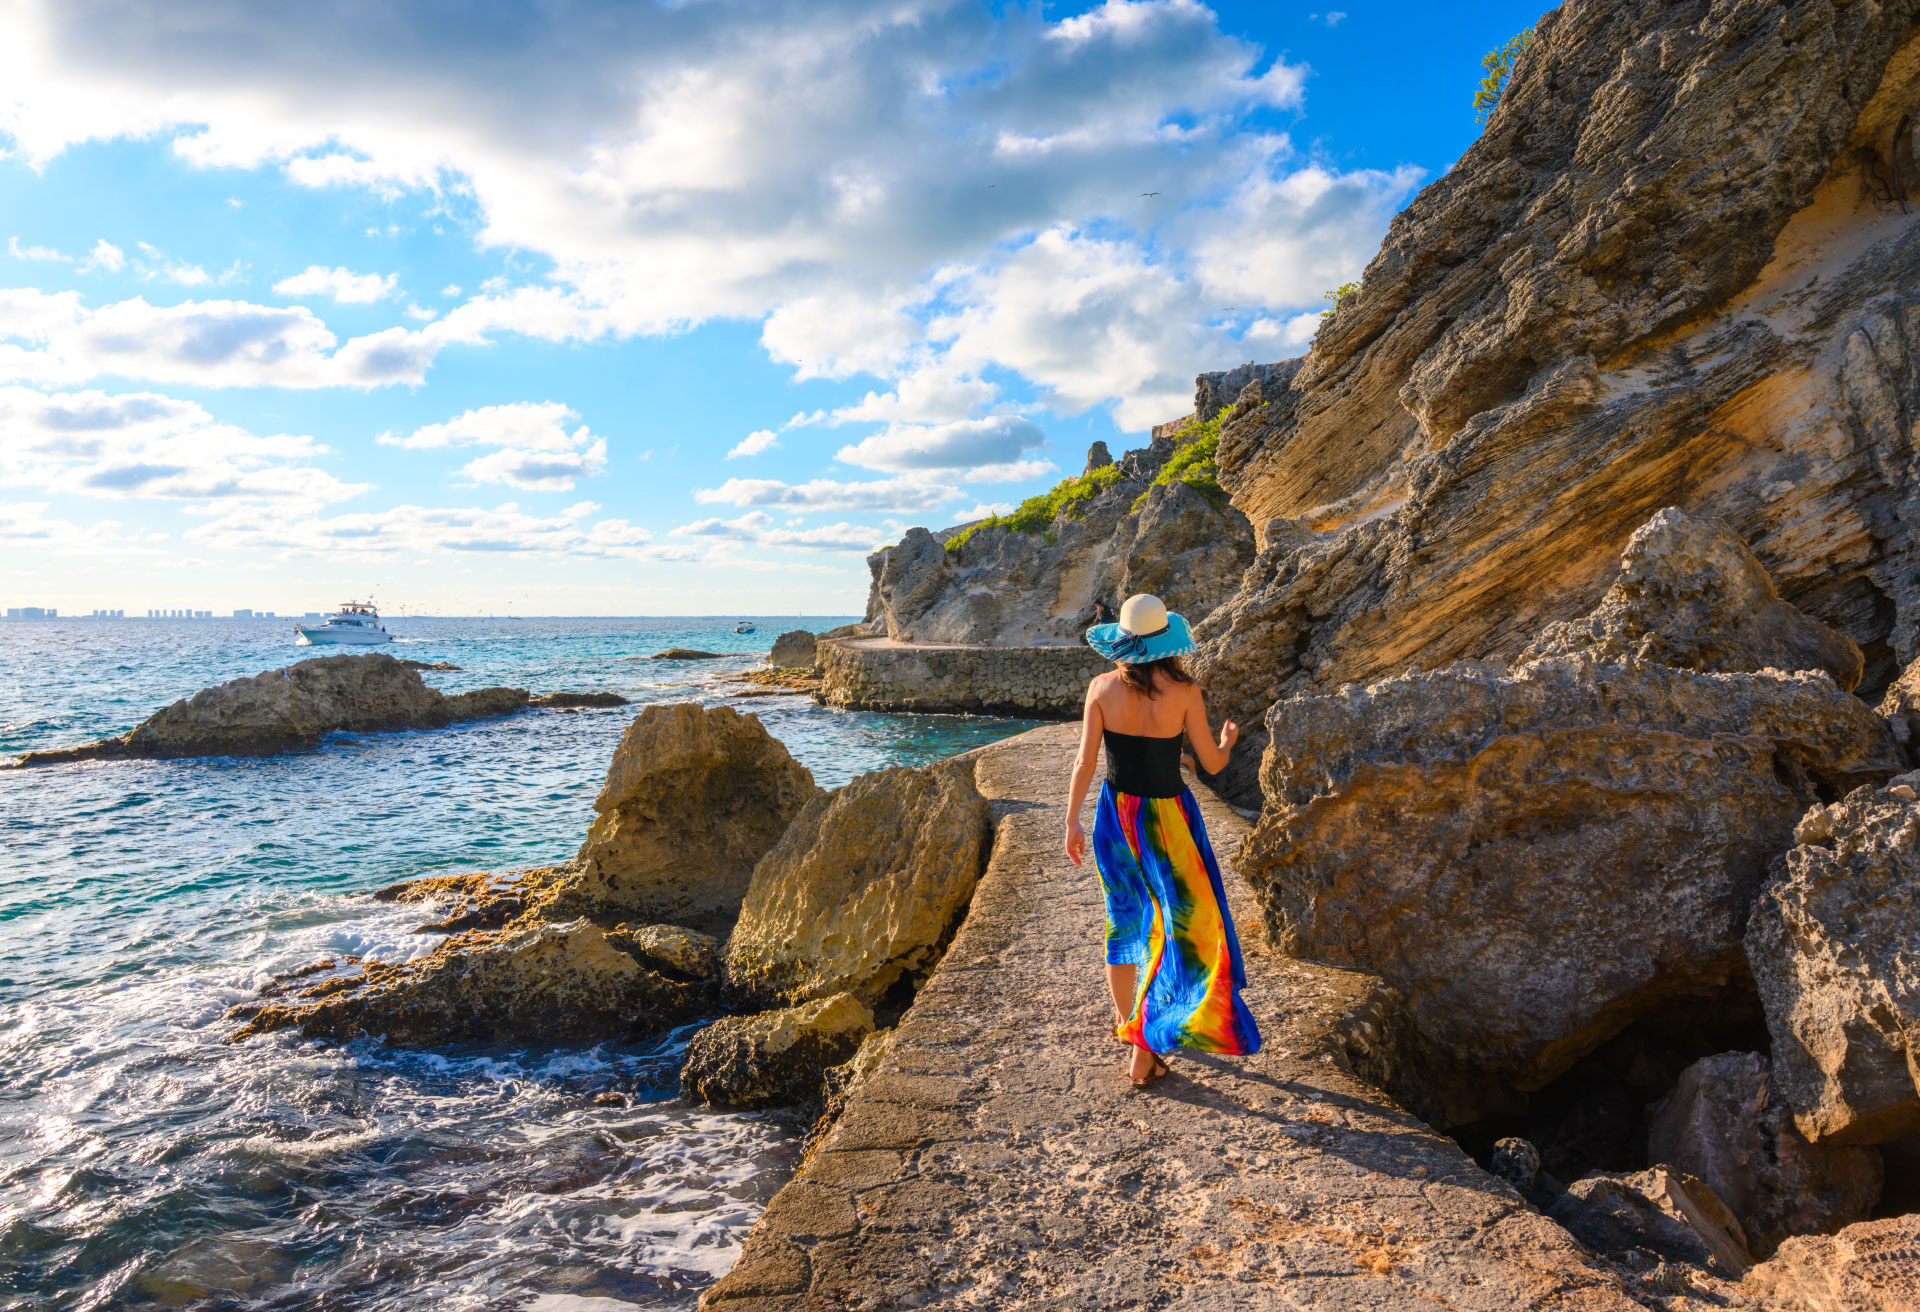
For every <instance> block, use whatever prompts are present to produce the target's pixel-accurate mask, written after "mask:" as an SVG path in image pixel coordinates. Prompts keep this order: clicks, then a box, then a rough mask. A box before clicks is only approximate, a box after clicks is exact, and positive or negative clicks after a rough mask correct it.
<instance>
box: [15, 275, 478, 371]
mask: <svg viewBox="0 0 1920 1312" xmlns="http://www.w3.org/2000/svg"><path fill="white" fill-rule="evenodd" d="M437 326H438V325H433V326H431V327H429V328H428V329H425V330H423V332H432V331H433V328H434V327H437ZM335 344H336V339H335V338H334V335H333V334H332V333H331V332H329V331H328V330H327V326H326V325H325V324H324V323H322V322H321V321H320V320H319V319H317V318H315V317H314V314H313V312H312V311H311V310H308V309H307V308H306V307H305V306H299V305H294V306H285V307H280V306H271V305H253V304H249V303H248V302H246V301H185V302H183V303H181V304H179V305H166V306H160V305H149V304H148V303H147V302H146V301H145V300H144V299H143V298H141V297H135V298H133V299H132V300H127V301H116V302H114V303H113V304H111V305H104V306H102V307H100V308H99V309H97V310H90V309H88V308H87V307H86V305H85V304H84V303H83V301H82V298H81V297H80V294H79V293H77V292H41V291H36V290H33V289H31V288H15V289H0V381H4V380H8V379H16V380H25V381H30V382H36V383H42V384H71V383H79V382H85V381H87V380H88V379H92V378H98V377H102V376H114V375H117V376H121V377H128V378H141V379H146V380H149V381H153V382H159V383H185V384H192V385H195V386H201V387H261V386H267V387H297V388H307V387H377V386H380V385H381V384H385V383H400V382H407V383H417V382H420V381H422V380H424V378H425V377H426V370H427V366H428V365H429V364H431V363H432V361H433V356H434V353H435V352H436V351H438V350H439V346H440V343H439V342H438V341H436V340H434V339H431V338H428V337H426V336H423V335H422V334H421V333H411V332H408V331H407V330H406V329H403V328H389V329H386V330H384V331H382V332H378V333H373V334H370V335H368V336H365V337H356V338H353V339H352V340H351V341H349V342H347V343H346V345H344V346H341V347H339V349H338V350H335V349H334V347H335Z"/></svg>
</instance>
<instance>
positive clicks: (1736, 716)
mask: <svg viewBox="0 0 1920 1312" xmlns="http://www.w3.org/2000/svg"><path fill="white" fill-rule="evenodd" d="M1267 729H1268V731H1269V732H1270V734H1271V739H1270V742H1269V744H1268V747H1267V750H1266V754H1265V756H1264V758H1263V760H1262V763H1261V787H1262V790H1263V792H1264V794H1265V796H1266V799H1267V807H1266V811H1265V813H1264V814H1263V816H1262V818H1261V821H1260V825H1259V828H1258V829H1257V830H1256V831H1255V834H1254V837H1253V840H1252V842H1251V843H1250V844H1249V847H1248V849H1247V851H1246V852H1245V853H1244V854H1243V855H1242V858H1241V870H1242V873H1243V874H1245V876H1246V877H1247V879H1248V881H1249V882H1250V883H1251V884H1252V885H1253V886H1254V888H1255V889H1256V891H1258V892H1259V894H1260V896H1261V899H1262V901H1263V903H1264V904H1265V907H1266V910H1267V917H1268V922H1269V924H1270V926H1271V927H1272V929H1273V931H1274V934H1275V936H1276V938H1277V939H1278V940H1279V942H1280V943H1281V944H1282V945H1283V947H1284V948H1285V949H1286V950H1288V951H1292V952H1296V953H1299V954H1302V955H1306V956H1309V957H1313V958H1316V959H1318V960H1322V961H1325V962H1327V963H1328V964H1330V965H1337V966H1345V967H1350V968H1357V969H1362V970H1367V971H1371V972H1375V973H1378V974H1380V975H1382V976H1384V977H1385V978H1386V980H1387V981H1388V983H1390V984H1391V985H1393V986H1394V987H1395V988H1397V989H1399V990H1400V991H1401V992H1402V993H1403V994H1405V996H1406V1001H1407V1009H1408V1012H1407V1014H1408V1017H1409V1019H1410V1020H1411V1021H1412V1023H1413V1025H1414V1026H1415V1028H1416V1029H1417V1030H1418V1032H1419V1034H1420V1035H1421V1036H1422V1038H1423V1040H1424V1041H1425V1042H1426V1043H1427V1044H1430V1045H1431V1048H1432V1052H1433V1056H1434V1060H1435V1061H1436V1062H1438V1063H1440V1064H1441V1065H1449V1066H1451V1067H1453V1068H1454V1069H1455V1070H1456V1071H1459V1072H1465V1073H1467V1074H1470V1075H1471V1076H1472V1077H1473V1079H1472V1080H1471V1081H1468V1082H1467V1083H1463V1084H1461V1085H1460V1086H1459V1094H1458V1096H1459V1097H1460V1098H1462V1099H1465V1100H1466V1101H1463V1102H1461V1103H1459V1104H1457V1105H1441V1106H1434V1107H1428V1108H1422V1109H1421V1110H1422V1111H1423V1114H1426V1115H1428V1116H1429V1117H1430V1118H1431V1119H1438V1120H1439V1121H1441V1122H1443V1123H1454V1122H1456V1121H1460V1120H1468V1119H1472V1118H1473V1117H1475V1116H1477V1115H1479V1114H1481V1111H1482V1108H1481V1107H1480V1106H1479V1105H1477V1104H1475V1103H1473V1102H1472V1099H1473V1098H1475V1097H1479V1096H1481V1095H1480V1094H1472V1093H1470V1092H1469V1089H1470V1088H1473V1087H1479V1085H1480V1084H1482V1083H1484V1081H1485V1080H1486V1079H1489V1078H1491V1079H1495V1080H1501V1081H1506V1082H1508V1083H1510V1084H1511V1086H1512V1087H1514V1088H1517V1089H1520V1090H1530V1089H1537V1088H1539V1087H1541V1086H1542V1085H1544V1084H1545V1083H1547V1082H1548V1081H1549V1080H1552V1079H1553V1078H1554V1077H1556V1076H1557V1075H1559V1074H1561V1073H1562V1072H1564V1071H1566V1070H1567V1069H1569V1068H1570V1067H1571V1066H1572V1065H1573V1063H1574V1062H1575V1061H1577V1060H1578V1059H1579V1058H1580V1057H1581V1056H1583V1055H1584V1054H1586V1053H1587V1052H1590V1051H1592V1050H1593V1049H1594V1048H1596V1047H1598V1046H1599V1045H1600V1044H1601V1043H1602V1042H1604V1041H1605V1040H1606V1039H1608V1038H1609V1037H1611V1036H1612V1035H1614V1034H1615V1033H1618V1032H1619V1031H1620V1030H1622V1029H1624V1028H1625V1027H1626V1026H1627V1025H1629V1024H1631V1023H1632V1022H1633V1021H1635V1020H1636V1019H1639V1018H1641V1017H1645V1016H1650V1015H1653V1014H1656V1013H1658V1012H1660V1011H1661V1010H1662V1009H1665V1008H1669V1007H1673V1006H1676V1005H1680V1004H1682V1003H1685V1004H1686V1005H1696V1004H1698V1003H1699V1002H1700V1001H1702V1000H1703V999H1709V998H1711V997H1712V996H1714V995H1715V994H1716V993H1719V992H1722V991H1726V990H1730V989H1737V988H1739V987H1741V985H1742V984H1743V982H1744V974H1745V960H1744V956H1743V953H1742V946H1741V935H1742V933H1743V931H1744V930H1745V928H1746V920H1747V912H1748V909H1749V907H1750V906H1751V905H1752V902H1753V899H1754V897H1755V896H1756V895H1757V893H1758V891H1759V887H1760V884H1761V881H1762V879H1763V878H1764V875H1765V871H1766V868H1767V863H1768V862H1769V860H1771V858H1772V857H1773V856H1774V855H1775V854H1776V853H1777V852H1779V851H1781V850H1782V849H1784V848H1785V847H1786V846H1787V845H1788V843H1789V842H1790V841H1791V835H1792V831H1793V825H1794V822H1795V821H1796V819H1798V817H1799V816H1800V815H1801V813H1802V812H1803V811H1804V809H1805V808H1806V807H1807V806H1808V805H1810V804H1812V803H1814V802H1816V801H1818V800H1819V796H1820V795H1821V793H1822V792H1825V793H1826V794H1827V795H1829V796H1832V795H1837V793H1839V792H1842V791H1844V790H1845V789H1846V788H1848V787H1851V786H1853V785H1854V784H1856V783H1859V782H1862V781H1868V780H1874V779H1877V778H1883V777H1885V776H1886V775H1887V774H1888V773H1890V772H1891V771H1892V770H1894V769H1896V768H1897V766H1896V764H1895V761H1894V756H1893V752H1894V744H1893V740H1892V738H1891V736H1890V735H1889V733H1888V731H1887V729H1886V726H1885V724H1884V722H1882V721H1881V720H1880V719H1879V717H1877V716H1876V715H1874V714H1873V713H1872V712H1871V711H1870V710H1869V709H1868V708H1867V707H1866V705H1865V704H1864V703H1862V702H1860V701H1859V700H1858V699H1856V698H1854V697H1851V696H1848V695H1847V694H1845V693H1843V692H1841V691H1840V690H1839V689H1838V688H1836V687H1835V686H1834V684H1833V682H1832V680H1831V679H1829V678H1828V677H1827V676H1826V675H1825V674H1807V673H1802V674H1794V675H1782V674H1777V673H1772V674H1699V673H1694V672H1691V671H1683V670H1676V669H1672V668H1670V667H1667V666H1661V665H1653V664H1639V665H1608V664H1597V663H1595V662H1592V661H1589V660H1586V659H1584V658H1565V657H1563V658H1553V659H1547V660H1542V661H1537V662H1534V663H1532V664H1527V665H1521V666H1519V667H1517V668H1515V669H1513V670H1511V671H1508V670H1505V669H1502V668H1500V667H1498V666H1495V665H1491V664H1484V663H1462V664H1459V665H1455V666H1453V667H1451V668H1448V669H1445V670H1441V671H1438V672H1436V673H1433V674H1423V675H1410V676H1407V677H1403V678H1397V679H1387V680H1383V681H1381V682H1378V683H1375V684H1373V685H1371V686H1369V687H1365V688H1358V687H1348V688H1343V689H1341V690H1340V691H1339V692H1337V693H1333V694H1328V695H1321V696H1308V697H1297V698H1294V699H1292V700H1289V701H1286V702H1282V703H1280V704H1278V705H1276V706H1275V707H1274V708H1273V710H1272V712H1271V714H1270V715H1269V717H1268V720H1267ZM1436 1087H1445V1085H1444V1081H1442V1083H1441V1084H1440V1085H1438V1086H1436ZM1448 1096H1449V1097H1452V1096H1453V1095H1448Z"/></svg>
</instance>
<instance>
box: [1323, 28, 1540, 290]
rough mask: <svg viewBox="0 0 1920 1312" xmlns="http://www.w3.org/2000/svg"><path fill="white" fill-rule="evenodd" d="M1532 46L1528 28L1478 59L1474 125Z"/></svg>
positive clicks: (1482, 118) (1497, 98) (1494, 102)
mask: <svg viewBox="0 0 1920 1312" xmlns="http://www.w3.org/2000/svg"><path fill="white" fill-rule="evenodd" d="M1532 44H1533V29H1532V28H1530V27H1529V28H1526V29H1525V30H1523V31H1522V32H1520V33H1519V34H1518V35H1517V36H1515V37H1514V38H1513V40H1511V41H1509V42H1507V43H1506V44H1505V45H1503V46H1501V47H1500V48H1499V49H1498V50H1489V51H1487V53H1486V54H1484V55H1482V56H1481V57H1480V67H1482V68H1484V69H1486V70H1487V75H1486V76H1485V77H1483V78H1481V79H1480V85H1479V86H1478V87H1476V88H1474V92H1473V121H1474V122H1475V123H1485V122H1486V121H1487V120H1488V119H1489V118H1491V117H1492V116H1493V111H1494V108H1495V107H1496V106H1497V105H1499V103H1500V93H1501V92H1502V91H1504V90H1506V89H1507V79H1508V78H1509V77H1512V76H1513V66H1514V64H1515V62H1516V61H1518V60H1519V58H1520V52H1521V51H1523V50H1525V49H1526V48H1527V47H1528V46H1530V45H1532ZM1336 308H1338V307H1336Z"/></svg>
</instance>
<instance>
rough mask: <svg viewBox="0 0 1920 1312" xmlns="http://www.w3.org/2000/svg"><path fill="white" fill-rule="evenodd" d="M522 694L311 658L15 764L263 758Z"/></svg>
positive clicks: (507, 703)
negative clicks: (452, 688) (435, 683)
mask: <svg viewBox="0 0 1920 1312" xmlns="http://www.w3.org/2000/svg"><path fill="white" fill-rule="evenodd" d="M527 700H528V693H527V691H526V690H525V689H524V688H482V689H480V690H479V691H477V692H468V693H459V694H457V695H454V696H446V695H444V694H442V693H441V692H440V691H439V690H438V689H436V688H429V687H427V686H426V684H424V683H422V682H421V681H420V675H419V672H418V671H416V670H412V669H409V668H407V667H406V666H405V665H402V664H401V663H400V662H399V661H397V660H395V659H394V658H393V657H391V656H388V655H386V654H385V653H384V652H373V653H370V654H368V655H364V656H317V657H315V658H314V659H312V660H305V661H301V662H299V663H298V664H296V665H289V666H287V667H285V668H284V669H278V670H267V671H265V672H264V673H261V674H255V675H252V676H250V677H248V678H242V679H232V680H229V681H228V682H226V683H222V684H219V685H217V686H215V687H212V688H203V689H202V690H201V691H199V692H197V693H195V694H194V695H193V696H192V697H188V698H184V699H182V700H180V701H177V702H175V703H174V704H173V705H171V706H169V707H167V708H165V709H164V710H161V711H158V712H156V713H155V714H153V715H151V716H149V717H147V719H146V720H144V721H143V722H141V724H140V725H139V726H137V727H136V728H134V729H132V730H131V731H129V732H128V733H127V734H125V735H124V736H122V737H119V738H108V739H104V740H102V741H100V742H97V743H90V744H88V745H87V746H85V747H75V748H68V749H65V750H61V751H51V752H28V753H27V754H26V755H25V756H22V757H21V758H20V762H19V763H20V764H21V765H53V764H58V763H61V762H65V761H85V760H94V759H98V758H102V757H108V758H114V757H149V758H160V759H170V758H175V757H188V756H266V755H271V754H273V753H277V752H291V751H298V750H300V749H302V748H306V747H312V746H313V745H314V744H315V743H318V742H319V741H320V740H321V739H322V738H323V737H325V736H326V735H327V734H329V733H335V732H338V731H342V730H345V731H347V732H350V733H381V732H387V731H391V730H397V729H439V728H444V727H445V726H447V725H449V724H452V723H454V722H455V721H457V720H473V719H482V718H485V717H488V716H496V715H511V714H512V713H513V712H515V711H517V710H520V709H522V708H523V707H525V706H526V705H527Z"/></svg>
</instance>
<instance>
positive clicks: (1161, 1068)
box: [1127, 1052, 1173, 1089]
mask: <svg viewBox="0 0 1920 1312" xmlns="http://www.w3.org/2000/svg"><path fill="white" fill-rule="evenodd" d="M1172 1073H1173V1067H1171V1066H1169V1065H1167V1064H1166V1063H1165V1062H1164V1061H1161V1060H1160V1054H1159V1053H1157V1052H1156V1053H1154V1054H1153V1069H1152V1070H1150V1071H1148V1072H1147V1073H1146V1074H1145V1075H1142V1076H1140V1077H1139V1078H1138V1079H1135V1078H1134V1077H1133V1076H1128V1077H1127V1078H1128V1079H1129V1080H1130V1081H1131V1082H1132V1084H1133V1087H1134V1088H1136V1089H1144V1088H1146V1087H1147V1086H1148V1085H1149V1084H1152V1083H1153V1082H1154V1081H1155V1080H1157V1079H1159V1078H1160V1077H1161V1076H1163V1075H1171V1074H1172Z"/></svg>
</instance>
